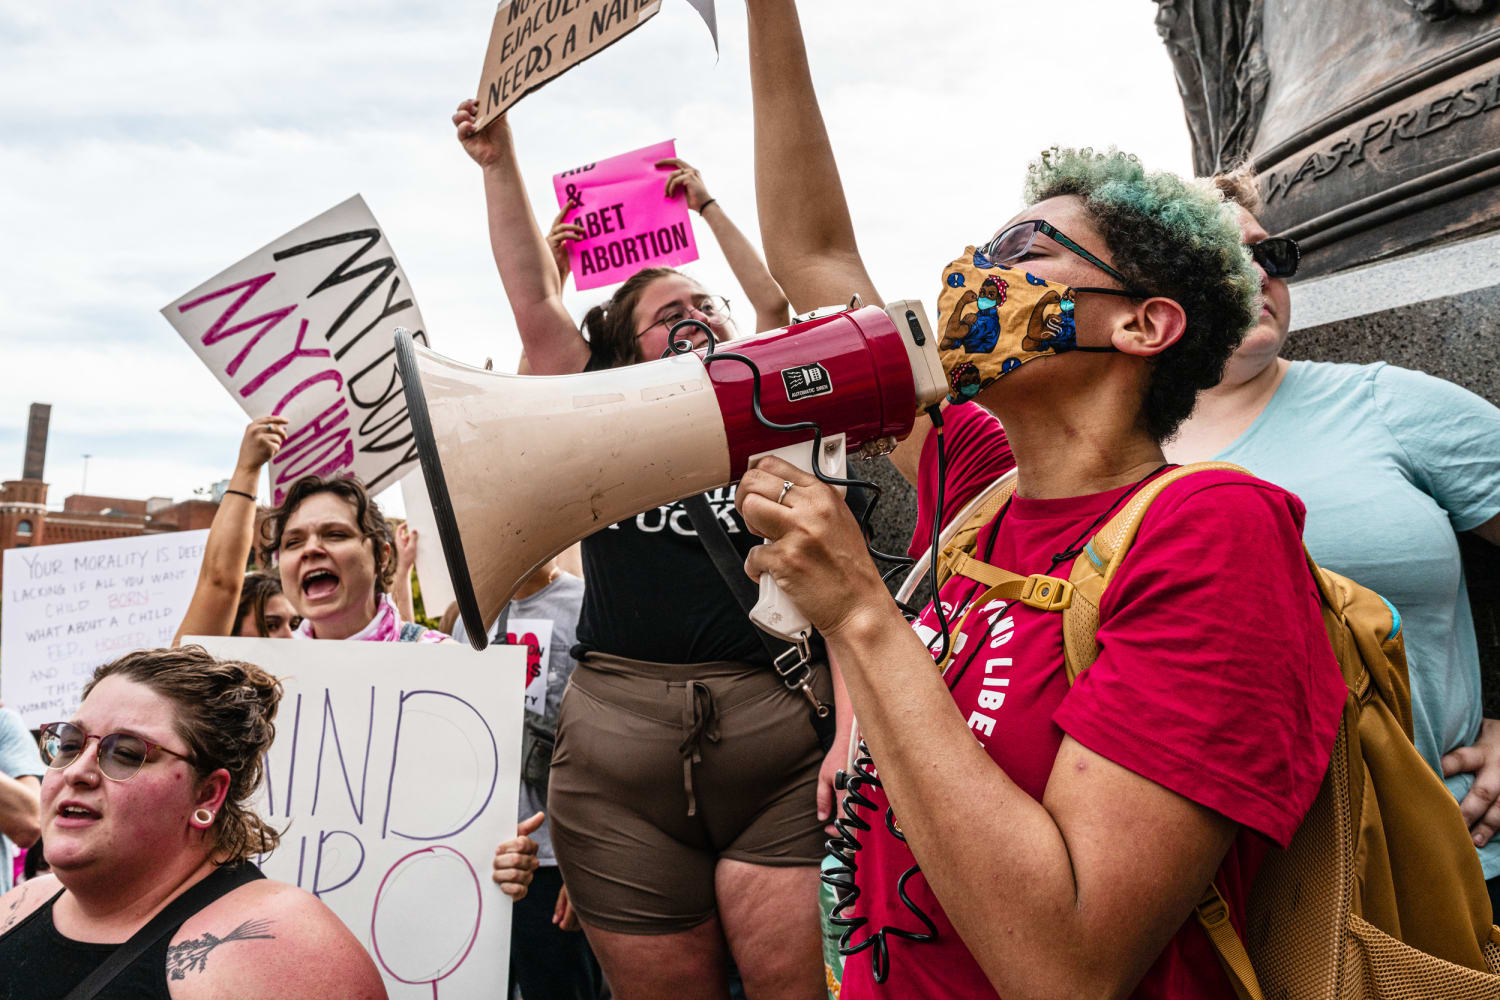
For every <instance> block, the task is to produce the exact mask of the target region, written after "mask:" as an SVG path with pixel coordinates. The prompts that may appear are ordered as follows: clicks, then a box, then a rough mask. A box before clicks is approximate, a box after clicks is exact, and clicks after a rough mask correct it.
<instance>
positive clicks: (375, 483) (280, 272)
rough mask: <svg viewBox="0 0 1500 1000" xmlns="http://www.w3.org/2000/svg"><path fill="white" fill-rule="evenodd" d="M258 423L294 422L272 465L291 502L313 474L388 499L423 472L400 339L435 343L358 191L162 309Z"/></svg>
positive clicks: (277, 488)
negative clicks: (397, 345) (394, 487)
mask: <svg viewBox="0 0 1500 1000" xmlns="http://www.w3.org/2000/svg"><path fill="white" fill-rule="evenodd" d="M162 315H164V316H166V318H167V321H168V322H169V323H171V324H172V326H173V327H175V328H176V330H177V332H178V333H179V334H181V335H182V339H183V340H185V341H187V343H188V346H189V347H191V348H192V349H193V351H194V353H196V354H197V355H198V357H199V358H200V359H201V360H202V361H203V363H204V364H205V365H207V366H208V369H209V371H211V372H213V373H214V377H215V378H217V379H218V380H219V381H220V382H221V383H223V385H224V388H226V389H228V390H229V392H230V395H232V396H233V397H234V400H235V402H237V403H238V404H239V405H240V407H241V408H242V409H243V410H244V411H245V412H246V413H247V414H248V415H250V416H251V417H263V416H267V415H269V414H278V415H282V416H286V417H287V418H288V420H289V421H290V423H289V425H288V427H287V437H286V441H285V442H284V443H283V444H282V446H281V450H280V451H278V452H277V453H276V455H275V457H273V458H272V459H271V462H270V476H271V499H272V501H273V502H274V503H280V502H281V499H282V497H283V496H285V494H286V491H287V489H288V488H290V486H291V484H292V483H293V482H295V481H296V480H298V479H300V478H301V477H303V476H306V475H312V474H317V475H322V476H328V475H343V474H347V473H351V472H352V473H354V474H355V475H357V476H359V478H360V479H362V480H364V482H365V485H366V486H368V487H369V488H370V492H371V493H378V492H379V491H380V490H382V489H384V488H385V487H387V486H389V485H391V484H393V483H395V482H396V481H397V480H399V479H400V478H401V477H402V476H403V475H405V474H406V472H407V471H409V470H410V469H413V468H415V467H416V460H417V448H416V444H415V442H414V441H413V440H412V432H411V421H410V420H409V419H408V417H407V413H406V398H405V396H404V395H403V394H402V391H401V379H400V376H399V375H398V374H397V373H396V361H395V349H394V347H393V346H392V340H391V334H392V331H393V330H394V329H395V328H396V327H397V326H402V327H406V328H407V329H410V330H412V331H414V332H413V334H412V336H413V337H414V338H415V339H417V340H418V341H420V342H421V343H423V344H425V343H427V335H426V333H424V332H423V325H422V314H421V312H420V311H419V310H418V309H417V302H416V299H415V297H414V296H413V295H412V291H411V285H410V284H409V283H408V282H407V280H406V275H405V274H404V273H403V272H402V270H401V266H400V265H399V264H398V263H397V262H396V255H395V253H394V252H393V251H392V250H391V245H390V243H389V241H388V240H387V239H386V238H385V234H384V233H383V232H382V231H381V229H380V224H379V223H377V222H376V221H375V216H374V215H372V214H371V213H370V209H369V208H368V207H366V205H365V202H364V199H363V198H361V197H360V196H359V195H355V196H354V197H352V198H350V199H349V200H348V201H345V202H343V203H342V204H340V205H336V206H335V207H333V208H331V209H329V210H328V211H326V212H324V213H323V214H322V215H320V216H318V217H317V218H315V219H313V220H312V221H311V222H308V223H306V224H304V225H301V226H298V227H297V228H296V229H294V230H292V231H291V232H289V233H287V234H286V235H285V236H283V237H281V238H280V239H278V240H274V241H273V242H271V243H269V244H267V245H266V246H264V247H261V248H260V249H259V250H257V251H255V253H253V254H251V255H250V256H248V257H246V258H245V259H244V260H242V261H240V262H239V263H238V264H235V265H234V266H233V267H231V268H229V269H228V270H225V271H223V272H221V273H219V274H218V275H216V276H214V277H213V278H210V279H209V280H208V281H205V282H204V283H203V284H201V285H199V286H198V287H197V288H195V289H193V290H192V291H191V292H188V293H187V294H186V295H184V296H182V297H181V298H179V299H178V300H177V301H175V302H173V303H172V304H171V305H169V306H167V307H165V308H164V309H162Z"/></svg>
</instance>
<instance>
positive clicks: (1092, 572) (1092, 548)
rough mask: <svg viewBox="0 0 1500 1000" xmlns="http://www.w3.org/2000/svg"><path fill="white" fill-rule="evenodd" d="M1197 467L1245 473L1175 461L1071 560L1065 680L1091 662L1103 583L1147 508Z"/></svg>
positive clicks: (1073, 677) (1218, 464)
mask: <svg viewBox="0 0 1500 1000" xmlns="http://www.w3.org/2000/svg"><path fill="white" fill-rule="evenodd" d="M1198 472H1240V473H1244V474H1245V475H1247V476H1248V475H1249V474H1250V473H1248V472H1246V471H1245V469H1243V468H1241V467H1240V466H1238V465H1234V464H1233V463H1230V462H1195V463H1193V464H1191V465H1180V466H1178V467H1177V468H1175V469H1172V470H1170V471H1168V472H1167V473H1165V474H1164V475H1161V476H1158V477H1156V478H1155V479H1153V480H1152V481H1151V482H1150V483H1148V484H1147V485H1146V486H1145V487H1143V488H1142V489H1141V490H1140V491H1138V492H1137V493H1136V495H1135V496H1133V497H1131V498H1130V501H1129V502H1128V503H1127V504H1126V505H1125V508H1124V509H1123V510H1121V511H1120V512H1119V513H1118V514H1116V515H1115V516H1114V517H1112V518H1110V519H1109V520H1108V521H1106V522H1105V524H1104V527H1102V528H1100V529H1099V530H1098V532H1096V533H1095V534H1094V537H1093V538H1091V539H1089V541H1088V542H1087V543H1086V544H1085V545H1084V547H1083V552H1082V553H1081V554H1080V555H1079V556H1078V558H1077V559H1076V560H1074V562H1073V569H1072V571H1071V572H1070V573H1069V574H1068V582H1069V583H1071V584H1072V585H1073V588H1072V590H1073V600H1072V601H1070V602H1069V604H1068V606H1067V607H1065V608H1063V613H1062V614H1063V661H1064V665H1065V666H1066V668H1067V671H1068V683H1069V684H1071V683H1073V682H1074V681H1075V680H1077V679H1078V675H1079V674H1081V673H1083V672H1084V671H1085V670H1087V669H1088V668H1089V667H1091V666H1093V665H1094V660H1096V659H1098V657H1099V644H1098V642H1097V641H1095V634H1096V633H1097V632H1098V631H1099V601H1100V600H1101V599H1102V598H1103V596H1104V588H1105V587H1106V586H1107V585H1108V584H1109V581H1110V580H1112V579H1114V575H1115V572H1116V571H1117V570H1118V569H1119V568H1120V563H1121V562H1123V561H1124V559H1125V555H1126V553H1128V552H1129V551H1130V546H1131V544H1132V543H1134V542H1135V536H1136V533H1137V532H1138V531H1140V528H1141V522H1142V521H1144V520H1145V519H1146V512H1147V511H1148V510H1150V509H1151V505H1152V504H1153V503H1154V502H1155V501H1156V498H1157V497H1159V496H1161V495H1162V493H1163V492H1164V491H1165V490H1166V489H1167V487H1169V486H1171V485H1172V484H1173V483H1175V482H1177V481H1178V480H1179V479H1184V478H1186V477H1187V476H1191V475H1193V474H1195V473H1198Z"/></svg>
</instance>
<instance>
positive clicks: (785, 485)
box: [776, 479, 795, 505]
mask: <svg viewBox="0 0 1500 1000" xmlns="http://www.w3.org/2000/svg"><path fill="white" fill-rule="evenodd" d="M794 485H795V484H794V483H792V482H790V481H789V480H786V479H783V480H782V481H781V492H780V493H778V494H776V502H777V503H779V504H782V505H785V504H786V494H787V491H788V490H790V489H791V488H792V487H793V486H794Z"/></svg>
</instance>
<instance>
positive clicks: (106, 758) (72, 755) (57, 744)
mask: <svg viewBox="0 0 1500 1000" xmlns="http://www.w3.org/2000/svg"><path fill="white" fill-rule="evenodd" d="M89 740H98V741H99V758H98V759H99V772H100V773H101V774H103V775H104V776H105V777H106V778H108V779H110V780H111V781H129V780H130V779H131V778H134V777H135V776H136V774H137V773H138V772H139V771H140V769H141V768H142V767H144V766H145V764H146V759H147V758H148V757H150V756H151V751H153V750H160V751H161V752H162V753H169V754H171V755H172V756H173V757H177V758H180V759H182V760H185V761H187V762H188V763H192V760H193V758H192V757H190V756H188V755H187V754H180V753H178V752H177V751H176V750H168V749H167V748H166V747H164V746H162V745H161V744H160V743H152V742H151V741H150V740H143V739H141V738H140V737H139V736H132V735H131V734H130V733H110V734H109V735H108V736H93V735H91V734H89V733H86V732H84V731H83V730H82V729H79V728H78V727H77V726H75V725H73V724H72V723H70V722H49V723H47V724H46V725H45V726H43V727H42V736H41V739H39V740H38V741H37V744H38V746H39V747H40V748H41V751H42V762H43V763H45V764H46V765H47V766H48V767H50V768H52V770H54V771H61V770H62V769H63V768H65V767H67V766H68V765H69V764H72V763H73V762H74V761H75V760H77V759H78V758H79V756H80V755H81V754H82V753H83V751H84V748H85V747H87V746H88V744H89Z"/></svg>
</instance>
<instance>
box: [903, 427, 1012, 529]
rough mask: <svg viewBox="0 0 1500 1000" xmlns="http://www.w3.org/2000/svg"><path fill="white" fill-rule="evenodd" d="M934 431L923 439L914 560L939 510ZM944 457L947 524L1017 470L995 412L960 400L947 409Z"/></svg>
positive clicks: (918, 470) (935, 437)
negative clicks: (991, 487) (979, 496)
mask: <svg viewBox="0 0 1500 1000" xmlns="http://www.w3.org/2000/svg"><path fill="white" fill-rule="evenodd" d="M937 441H938V436H937V433H936V431H929V432H928V433H927V438H926V440H924V441H923V442H922V456H921V458H920V459H919V460H918V465H917V526H916V529H915V530H914V531H913V532H912V536H911V544H909V545H907V547H906V554H907V555H909V556H911V557H912V558H913V559H916V558H917V557H918V556H920V555H921V554H922V553H923V552H926V551H927V547H928V546H929V545H931V544H932V515H933V513H934V512H935V510H936V508H937V484H938V474H937ZM943 455H944V459H945V460H946V461H945V464H946V465H947V475H945V476H944V477H943V479H944V481H945V482H946V483H947V488H946V489H945V490H944V491H943V523H944V524H945V525H946V524H947V523H948V522H949V521H951V520H953V516H954V515H955V514H957V513H958V512H959V511H961V510H963V509H964V505H965V504H967V503H968V502H969V501H970V500H973V499H974V498H975V497H976V496H978V495H979V491H980V490H982V489H984V488H985V487H986V486H988V485H990V484H991V483H993V482H994V481H995V480H997V479H999V478H1000V477H1001V476H1003V475H1005V474H1006V473H1007V472H1009V471H1010V470H1011V469H1013V468H1015V464H1016V460H1015V459H1014V458H1012V457H1011V454H1010V445H1009V443H1007V442H1006V440H1005V431H1003V430H1001V429H1000V421H999V420H997V419H995V415H994V414H993V413H991V412H990V411H989V410H986V409H985V408H984V407H982V406H980V405H979V404H978V403H957V404H954V405H953V406H949V407H945V408H944V410H943Z"/></svg>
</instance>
